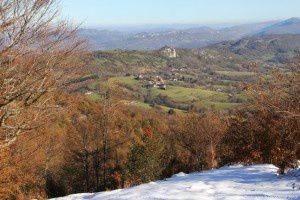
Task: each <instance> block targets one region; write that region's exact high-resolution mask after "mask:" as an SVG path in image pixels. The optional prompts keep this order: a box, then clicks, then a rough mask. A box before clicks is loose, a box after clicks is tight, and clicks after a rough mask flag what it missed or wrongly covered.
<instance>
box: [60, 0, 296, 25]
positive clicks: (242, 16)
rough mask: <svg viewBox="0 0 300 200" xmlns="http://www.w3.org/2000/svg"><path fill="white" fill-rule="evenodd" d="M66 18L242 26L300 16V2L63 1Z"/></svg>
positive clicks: (115, 22)
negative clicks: (248, 23) (234, 24)
mask: <svg viewBox="0 0 300 200" xmlns="http://www.w3.org/2000/svg"><path fill="white" fill-rule="evenodd" d="M62 8H63V10H62V12H63V15H64V16H65V17H66V18H68V19H71V20H74V21H75V22H77V23H78V22H80V23H83V24H84V25H86V26H89V25H93V26H95V25H141V24H170V23H206V24H210V23H228V22H229V23H240V22H255V21H264V20H273V19H286V18H290V17H300V0H62Z"/></svg>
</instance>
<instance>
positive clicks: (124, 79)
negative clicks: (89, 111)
mask: <svg viewBox="0 0 300 200" xmlns="http://www.w3.org/2000/svg"><path fill="white" fill-rule="evenodd" d="M106 84H108V85H109V86H114V85H121V86H122V85H123V86H127V87H128V86H129V90H130V87H133V86H135V87H138V88H140V90H138V91H139V92H140V94H141V96H143V95H145V94H147V93H148V92H150V94H151V96H152V97H157V96H158V95H163V96H167V97H169V98H170V99H171V100H172V101H174V102H175V103H182V104H190V105H194V106H196V107H198V108H214V109H230V108H233V107H235V106H237V105H239V104H237V103H231V102H229V97H228V94H227V93H225V92H217V91H213V90H209V89H205V88H203V87H199V86H198V87H195V88H190V87H184V86H178V85H173V86H167V89H166V90H161V89H158V88H151V89H146V88H143V87H142V82H141V81H139V80H135V79H134V77H133V76H117V77H112V78H109V79H108V80H107V81H106ZM176 84H178V82H176ZM93 86H94V87H95V85H90V87H93ZM216 86H217V87H218V88H222V89H225V88H226V87H227V86H220V85H216ZM132 92H137V90H134V91H132ZM89 97H90V98H91V99H93V100H99V99H100V97H99V96H98V95H97V94H92V95H89ZM133 102H134V103H132V104H134V105H136V106H138V107H143V108H146V109H151V108H153V107H151V106H150V105H149V104H146V103H142V102H141V101H140V100H138V99H136V100H135V101H133ZM157 107H160V108H161V109H162V110H164V111H169V109H170V107H167V106H163V105H159V106H157ZM178 111H180V110H178Z"/></svg>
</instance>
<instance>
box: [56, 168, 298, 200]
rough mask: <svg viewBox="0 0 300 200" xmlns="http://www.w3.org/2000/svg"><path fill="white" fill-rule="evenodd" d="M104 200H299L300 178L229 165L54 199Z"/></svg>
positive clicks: (274, 170)
mask: <svg viewBox="0 0 300 200" xmlns="http://www.w3.org/2000/svg"><path fill="white" fill-rule="evenodd" d="M291 174H293V175H295V174H296V173H294V172H293V173H291ZM105 199H114V200H117V199H128V200H131V199H132V200H139V199H141V200H142V199H153V200H154V199H155V200H160V199H161V200H162V199H174V200H176V199H197V200H205V199H220V200H221V199H222V200H223V199H228V200H235V199H246V200H253V199H268V200H270V199H276V200H277V199H288V200H300V177H295V176H292V175H291V176H279V175H278V174H277V168H276V167H275V166H273V165H253V166H247V167H243V166H230V167H223V168H221V169H217V170H211V171H207V172H203V173H192V174H184V173H179V174H177V175H174V176H173V177H172V178H169V179H166V180H165V181H157V182H151V183H148V184H143V185H140V186H137V187H132V188H128V189H120V190H115V191H111V192H101V193H96V194H78V195H71V196H67V197H63V198H58V199H57V200H105Z"/></svg>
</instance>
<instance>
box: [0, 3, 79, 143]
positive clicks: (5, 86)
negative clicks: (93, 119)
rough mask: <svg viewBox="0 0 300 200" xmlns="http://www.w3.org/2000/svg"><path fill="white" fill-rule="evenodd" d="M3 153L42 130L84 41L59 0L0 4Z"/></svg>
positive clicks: (0, 108) (0, 112) (0, 122)
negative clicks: (21, 138)
mask: <svg viewBox="0 0 300 200" xmlns="http://www.w3.org/2000/svg"><path fill="white" fill-rule="evenodd" d="M0 32H1V33H0V148H3V147H6V146H9V145H11V144H12V143H14V141H15V140H16V139H17V137H18V136H19V135H20V134H23V133H26V132H27V131H29V130H32V129H34V128H36V127H38V126H40V125H41V121H42V119H43V116H45V114H46V113H49V110H48V108H49V104H50V101H51V98H50V97H51V95H50V94H51V92H53V91H54V89H55V88H57V86H59V85H60V84H61V83H63V81H64V80H65V78H66V74H68V73H67V72H69V70H70V68H69V66H72V64H71V63H70V62H71V59H70V58H71V57H72V56H75V54H77V53H79V51H78V50H79V49H80V48H81V45H82V42H81V41H79V40H78V39H77V38H76V28H72V29H70V28H69V26H68V25H67V23H65V22H60V21H59V20H58V9H57V2H56V0H0Z"/></svg>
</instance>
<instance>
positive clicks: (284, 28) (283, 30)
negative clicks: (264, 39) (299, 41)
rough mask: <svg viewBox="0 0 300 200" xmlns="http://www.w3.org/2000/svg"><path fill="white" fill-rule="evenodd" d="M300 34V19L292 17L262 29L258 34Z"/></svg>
mask: <svg viewBox="0 0 300 200" xmlns="http://www.w3.org/2000/svg"><path fill="white" fill-rule="evenodd" d="M271 34H300V19H299V18H291V19H288V20H285V21H282V22H279V23H276V24H273V25H271V26H269V27H267V28H264V29H262V30H261V31H260V32H259V33H258V35H271Z"/></svg>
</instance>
